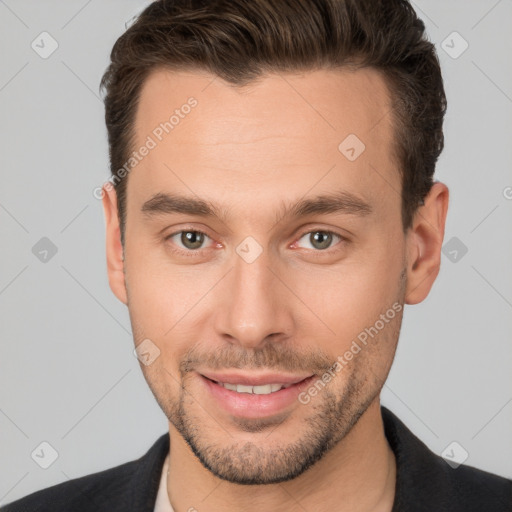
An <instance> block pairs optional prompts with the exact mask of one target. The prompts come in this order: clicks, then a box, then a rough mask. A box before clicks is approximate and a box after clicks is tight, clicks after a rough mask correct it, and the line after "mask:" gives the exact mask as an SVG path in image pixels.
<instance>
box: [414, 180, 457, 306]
mask: <svg viewBox="0 0 512 512" xmlns="http://www.w3.org/2000/svg"><path fill="white" fill-rule="evenodd" d="M448 201H449V191H448V187H447V186H446V185H445V184H444V183H441V182H435V183H434V185H432V188H431V189H430V192H429V193H428V195H427V197H426V198H425V202H424V205H422V206H420V207H419V208H418V210H417V212H416V214H415V216H414V220H413V225H412V227H411V229H410V230H409V233H408V235H407V288H406V294H405V302H406V304H417V303H419V302H421V301H423V300H425V298H426V297H427V295H428V294H429V292H430V290H431V288H432V285H433V284H434V281H435V279H436V277H437V275H438V274H439V269H440V266H441V248H442V245H443V239H444V229H445V222H446V214H447V212H448Z"/></svg>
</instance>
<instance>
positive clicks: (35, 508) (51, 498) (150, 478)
mask: <svg viewBox="0 0 512 512" xmlns="http://www.w3.org/2000/svg"><path fill="white" fill-rule="evenodd" d="M168 442H169V436H168V434H164V435H162V436H161V437H160V438H159V439H158V440H157V441H156V442H155V443H154V444H153V446H152V447H151V448H150V449H149V451H148V452H147V453H146V454H144V455H143V456H142V457H140V458H139V459H136V460H132V461H130V462H125V463H124V464H120V465H119V466H115V467H112V468H108V469H105V470H103V471H99V472H97V473H92V474H90V475H85V476H82V477H79V478H74V479H72V480H69V481H67V482H62V483H59V484H56V485H53V486H51V487H47V488H45V489H41V490H39V491H36V492H33V493H32V494H29V495H28V496H25V497H23V498H20V499H18V500H16V501H13V502H11V503H9V504H7V505H5V506H3V507H2V509H1V511H2V512H50V511H51V512H64V511H65V512H69V511H73V512H93V511H94V512H107V511H108V512H117V511H119V512H120V511H124V510H133V507H134V503H139V502H141V503H142V502H144V503H148V500H149V501H151V500H152V499H153V501H154V499H155V498H156V491H157V490H158V482H159V478H160V472H161V468H162V464H163V460H164V458H165V456H166V454H167V452H168V446H169V445H168ZM153 495H154V496H153ZM143 509H144V510H145V508H144V507H140V508H139V509H138V510H143ZM147 509H148V510H152V509H151V507H149V508H147Z"/></svg>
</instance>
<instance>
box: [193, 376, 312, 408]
mask: <svg viewBox="0 0 512 512" xmlns="http://www.w3.org/2000/svg"><path fill="white" fill-rule="evenodd" d="M198 375H199V377H200V379H201V381H202V382H203V384H204V386H205V391H206V392H207V393H208V394H209V395H210V397H211V398H212V399H213V400H214V401H215V402H216V403H217V405H219V406H220V408H221V410H223V411H224V412H227V413H228V414H230V415H232V416H237V417H243V418H261V417H268V416H272V415H275V414H278V413H282V412H283V411H284V410H286V409H290V408H291V407H292V406H293V405H295V406H296V407H297V406H298V405H300V402H299V401H298V395H299V394H300V392H301V391H302V390H303V389H305V388H307V386H308V385H309V384H310V382H311V381H313V380H314V378H315V376H314V375H309V376H289V375H288V376H284V375H280V376H279V375H266V376H259V377H254V376H253V377H249V376H247V375H244V376H242V375H238V376H237V375H233V374H231V375H222V376H219V377H220V378H219V377H217V378H212V377H213V375H212V374H208V376H206V375H203V374H198Z"/></svg>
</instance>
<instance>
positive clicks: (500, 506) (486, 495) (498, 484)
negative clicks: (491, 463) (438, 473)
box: [443, 461, 512, 512]
mask: <svg viewBox="0 0 512 512" xmlns="http://www.w3.org/2000/svg"><path fill="white" fill-rule="evenodd" d="M443 462H444V461H443ZM445 465H446V466H447V468H446V469H445V470H444V471H445V475H446V477H445V478H446V481H447V482H449V484H450V487H451V488H452V489H453V496H454V499H456V500H457V501H458V502H459V503H460V504H461V505H462V506H464V507H466V508H464V510H467V511H472V510H475V511H477V510H478V511H479V510H489V511H491V510H492V511H493V512H512V480H509V479H507V478H504V477H501V476H499V475H496V474H494V473H489V472H487V471H483V470H482V469H478V468H474V467H472V466H466V465H461V466H459V467H458V468H456V469H452V468H451V467H449V466H448V465H447V464H445ZM459 506H460V505H459Z"/></svg>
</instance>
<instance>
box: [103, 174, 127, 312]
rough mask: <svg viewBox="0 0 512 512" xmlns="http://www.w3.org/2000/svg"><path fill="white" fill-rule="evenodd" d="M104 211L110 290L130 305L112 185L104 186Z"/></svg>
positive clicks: (115, 196) (115, 198)
mask: <svg viewBox="0 0 512 512" xmlns="http://www.w3.org/2000/svg"><path fill="white" fill-rule="evenodd" d="M102 192H103V198H102V201H103V211H104V213H105V228H106V243H107V273H108V282H109V284H110V289H111V290H112V291H113V292H114V295H115V296H116V297H117V298H118V299H119V300H120V301H121V302H123V303H124V304H128V299H127V296H126V284H125V279H124V256H123V247H122V245H121V230H120V228H119V215H118V211H117V194H116V191H115V189H114V186H113V185H112V183H110V182H108V181H107V183H105V184H104V185H103V188H102Z"/></svg>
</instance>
